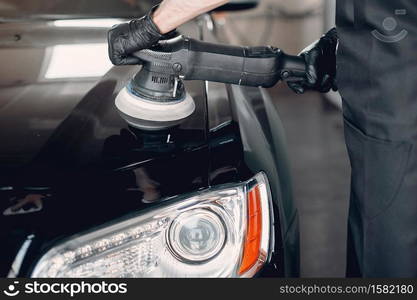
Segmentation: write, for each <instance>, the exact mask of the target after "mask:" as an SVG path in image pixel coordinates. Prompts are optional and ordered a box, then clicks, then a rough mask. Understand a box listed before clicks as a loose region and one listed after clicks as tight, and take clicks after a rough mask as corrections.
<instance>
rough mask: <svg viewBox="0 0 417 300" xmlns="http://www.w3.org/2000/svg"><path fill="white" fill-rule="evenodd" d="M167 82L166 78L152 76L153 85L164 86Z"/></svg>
mask: <svg viewBox="0 0 417 300" xmlns="http://www.w3.org/2000/svg"><path fill="white" fill-rule="evenodd" d="M168 80H169V79H168V77H159V76H152V82H154V83H160V84H166V83H168Z"/></svg>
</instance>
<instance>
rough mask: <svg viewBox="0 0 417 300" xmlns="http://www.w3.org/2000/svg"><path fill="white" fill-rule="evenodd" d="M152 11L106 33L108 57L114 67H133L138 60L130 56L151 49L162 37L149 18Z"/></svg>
mask: <svg viewBox="0 0 417 300" xmlns="http://www.w3.org/2000/svg"><path fill="white" fill-rule="evenodd" d="M153 11H154V9H152V10H151V11H150V12H149V13H148V14H147V15H145V16H143V17H142V18H140V19H135V20H132V21H130V22H129V23H123V24H119V25H115V26H113V27H112V28H111V29H110V30H109V32H108V33H107V41H108V44H109V57H110V60H111V62H112V63H113V64H114V65H117V66H119V65H135V64H138V63H139V62H140V60H139V58H137V57H134V56H133V55H132V54H133V53H135V52H136V51H139V50H142V49H147V48H151V47H152V46H153V45H154V44H155V43H156V42H158V41H159V40H160V39H161V37H162V36H163V35H162V34H161V33H160V32H159V29H158V27H157V26H156V25H155V23H154V22H153V20H152V18H151V14H152V12H153Z"/></svg>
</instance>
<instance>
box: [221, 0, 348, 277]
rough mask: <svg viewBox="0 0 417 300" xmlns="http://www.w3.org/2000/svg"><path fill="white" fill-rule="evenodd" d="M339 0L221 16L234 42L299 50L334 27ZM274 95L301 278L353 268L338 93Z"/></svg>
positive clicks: (302, 1) (298, 1)
mask: <svg viewBox="0 0 417 300" xmlns="http://www.w3.org/2000/svg"><path fill="white" fill-rule="evenodd" d="M334 9H335V1H334V0H291V1H288V0H261V1H260V5H259V6H258V8H256V9H254V10H250V11H246V12H234V13H229V14H227V16H217V19H218V21H220V22H223V23H224V31H225V33H226V34H227V37H228V39H229V40H230V41H232V43H235V44H243V45H264V44H265V45H268V44H269V45H273V46H277V47H280V48H282V49H283V50H284V51H285V52H287V53H291V54H297V53H299V52H300V51H301V50H302V49H303V48H304V47H306V46H307V45H309V44H310V43H312V42H313V41H315V40H316V39H318V38H319V37H320V36H321V35H322V34H323V33H324V32H326V31H327V30H329V29H330V28H331V27H333V26H334ZM269 92H270V93H271V95H272V98H273V99H274V102H275V105H276V108H277V110H278V112H279V114H280V116H281V118H282V121H283V123H284V127H285V129H286V133H287V140H288V147H289V153H290V159H291V167H292V175H293V187H294V196H295V201H296V203H297V206H298V210H299V214H300V234H301V276H303V277H342V276H344V272H345V255H346V249H345V248H346V235H347V213H348V199H349V183H350V170H349V161H348V157H347V153H346V147H345V144H344V140H343V123H342V117H341V111H340V105H341V100H340V97H339V95H338V94H337V93H333V94H329V95H326V96H325V97H323V95H320V94H319V93H315V92H308V93H306V94H304V95H295V94H293V93H292V92H291V91H290V90H289V89H288V88H287V87H286V85H285V84H278V85H277V86H275V87H274V88H272V89H270V90H269Z"/></svg>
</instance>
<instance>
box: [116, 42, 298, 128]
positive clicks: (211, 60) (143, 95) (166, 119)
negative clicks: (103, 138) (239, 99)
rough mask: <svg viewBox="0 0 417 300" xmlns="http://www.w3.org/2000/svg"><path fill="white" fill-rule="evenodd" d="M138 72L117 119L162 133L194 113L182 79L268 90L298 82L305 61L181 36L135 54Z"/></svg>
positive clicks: (121, 100) (120, 101) (271, 50)
mask: <svg viewBox="0 0 417 300" xmlns="http://www.w3.org/2000/svg"><path fill="white" fill-rule="evenodd" d="M134 55H135V56H136V57H138V58H139V59H140V60H141V64H142V68H141V69H140V71H139V72H138V73H137V74H136V75H135V76H134V78H133V79H132V80H131V81H130V82H129V84H128V85H127V86H126V87H124V88H123V89H122V90H121V91H120V93H119V94H118V95H117V97H116V102H115V104H116V107H117V109H118V110H119V112H120V115H121V116H122V118H123V119H124V120H126V121H127V122H128V123H129V124H130V125H132V126H133V127H136V128H139V129H146V130H161V129H165V128H169V127H172V126H175V125H178V124H179V123H181V122H182V121H183V120H184V119H186V118H187V117H188V116H190V115H191V114H192V113H193V112H194V109H195V104H194V101H193V99H192V98H191V96H190V95H189V94H188V93H187V92H186V90H185V87H184V83H183V80H207V81H215V82H222V83H228V84H239V85H244V86H254V87H272V86H273V85H275V84H276V83H277V82H278V81H279V80H286V81H289V80H293V81H294V80H300V78H303V76H304V73H305V62H304V59H303V58H301V57H299V56H291V55H287V54H285V53H284V52H283V51H282V50H280V49H278V48H274V47H270V46H265V47H240V46H229V45H220V44H212V43H206V42H202V41H198V40H194V39H191V38H187V37H184V36H177V37H175V38H173V39H170V40H163V41H160V42H159V43H158V44H157V45H156V46H155V47H153V48H152V49H145V50H141V51H138V52H136V53H135V54H134Z"/></svg>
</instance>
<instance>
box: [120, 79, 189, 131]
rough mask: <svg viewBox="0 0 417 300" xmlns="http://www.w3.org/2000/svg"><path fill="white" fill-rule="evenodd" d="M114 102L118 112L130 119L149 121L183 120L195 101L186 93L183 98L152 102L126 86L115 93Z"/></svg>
mask: <svg viewBox="0 0 417 300" xmlns="http://www.w3.org/2000/svg"><path fill="white" fill-rule="evenodd" d="M115 104H116V107H117V109H118V110H119V111H120V112H122V113H123V114H124V115H127V116H128V117H130V118H129V119H130V120H131V119H132V118H133V119H138V120H145V121H150V122H175V121H179V120H183V119H185V118H187V117H188V116H190V115H191V114H192V113H193V112H194V110H195V103H194V101H193V99H192V97H191V96H190V95H189V94H188V93H187V94H186V96H185V98H184V100H181V101H175V102H165V103H162V102H152V101H150V100H147V99H143V98H140V97H138V96H135V95H132V94H131V93H129V91H128V89H127V88H126V87H124V88H123V89H122V90H121V91H120V93H119V94H118V95H117V97H116V100H115ZM129 123H132V122H129ZM135 123H136V122H135ZM162 127H163V126H162Z"/></svg>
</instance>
